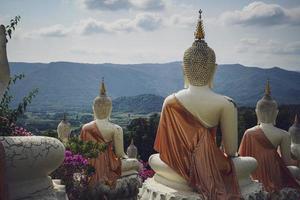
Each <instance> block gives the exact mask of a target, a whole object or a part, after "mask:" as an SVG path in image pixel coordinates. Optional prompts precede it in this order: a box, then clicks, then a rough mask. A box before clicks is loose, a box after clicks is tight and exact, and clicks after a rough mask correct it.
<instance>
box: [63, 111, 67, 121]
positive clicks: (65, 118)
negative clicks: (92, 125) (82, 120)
mask: <svg viewBox="0 0 300 200" xmlns="http://www.w3.org/2000/svg"><path fill="white" fill-rule="evenodd" d="M63 121H64V122H65V121H67V114H66V113H64V116H63Z"/></svg>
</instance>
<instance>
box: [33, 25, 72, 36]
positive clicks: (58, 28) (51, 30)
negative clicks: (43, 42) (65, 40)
mask: <svg viewBox="0 0 300 200" xmlns="http://www.w3.org/2000/svg"><path fill="white" fill-rule="evenodd" d="M70 31H71V29H69V28H66V27H64V26H63V25H61V24H56V25H53V26H50V27H45V28H41V29H39V30H37V31H35V32H33V33H32V34H34V35H39V36H44V37H65V36H67V35H68V33H69V32H70ZM32 34H31V35H32Z"/></svg>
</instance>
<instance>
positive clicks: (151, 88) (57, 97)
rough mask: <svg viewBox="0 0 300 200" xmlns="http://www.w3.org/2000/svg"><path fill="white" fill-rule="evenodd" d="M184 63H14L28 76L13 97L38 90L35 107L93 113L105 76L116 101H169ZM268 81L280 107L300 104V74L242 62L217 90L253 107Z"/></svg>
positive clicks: (219, 79) (223, 69) (221, 74)
mask: <svg viewBox="0 0 300 200" xmlns="http://www.w3.org/2000/svg"><path fill="white" fill-rule="evenodd" d="M181 65H182V64H181V62H171V63H164V64H160V63H157V64H151V63H145V64H122V65H121V64H110V63H105V64H84V63H71V62H52V63H48V64H45V63H23V62H12V63H10V66H11V69H12V70H11V71H12V74H19V73H25V75H26V78H25V79H24V80H22V81H20V82H18V83H17V84H16V86H15V87H14V88H13V93H14V94H15V96H16V98H17V99H18V100H20V99H21V98H22V96H24V95H25V94H26V93H27V92H28V91H30V89H32V88H39V90H40V92H39V94H38V96H37V97H36V98H35V99H34V101H33V103H32V106H31V107H30V108H31V109H38V110H46V109H47V110H49V109H54V110H57V109H60V110H61V109H64V110H74V109H90V108H91V104H92V101H93V99H94V98H95V96H97V95H98V93H99V84H100V81H101V78H102V77H105V82H106V86H107V90H108V95H110V96H111V97H112V98H114V99H115V98H118V97H122V96H124V97H130V96H137V95H141V94H154V95H157V96H161V97H165V96H167V95H169V94H171V93H173V92H176V91H178V90H180V89H182V88H183V77H182V67H181ZM268 78H269V79H270V82H271V87H272V95H273V97H274V98H275V99H276V100H277V101H278V102H279V103H280V104H300V73H299V72H294V71H287V70H284V69H281V68H278V67H274V68H269V69H262V68H258V67H245V66H243V65H240V64H226V65H219V66H218V69H217V72H216V75H215V82H214V85H215V87H214V90H215V91H216V92H218V93H221V94H224V95H226V96H230V97H232V98H233V99H234V100H235V101H236V102H237V104H238V105H239V106H253V105H255V103H256V102H257V100H258V99H259V98H260V97H261V96H262V95H263V91H264V85H265V82H266V80H267V79H268ZM146 97H149V98H150V97H151V96H146ZM139 98H140V97H139ZM124 100H126V101H127V100H128V98H125V99H124ZM128 101H132V102H134V100H128ZM128 101H127V102H128ZM117 102H118V104H116V106H117V105H124V103H122V102H121V101H120V102H119V101H117ZM145 102H146V101H145ZM145 106H146V107H147V106H148V105H145ZM122 109H125V108H124V107H122Z"/></svg>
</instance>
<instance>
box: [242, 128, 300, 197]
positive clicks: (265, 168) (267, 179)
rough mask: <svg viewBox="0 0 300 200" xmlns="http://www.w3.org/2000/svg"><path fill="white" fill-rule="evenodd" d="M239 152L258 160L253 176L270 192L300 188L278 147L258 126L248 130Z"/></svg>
mask: <svg viewBox="0 0 300 200" xmlns="http://www.w3.org/2000/svg"><path fill="white" fill-rule="evenodd" d="M239 154H240V155H241V156H251V157H254V158H255V159H256V160H257V163H258V167H257V169H256V170H255V171H254V172H253V173H252V174H251V177H252V178H253V179H255V180H259V181H260V182H261V183H262V184H263V185H264V187H265V189H266V190H267V191H268V192H275V191H279V190H281V189H282V188H284V187H290V188H295V189H300V186H299V185H298V183H297V182H296V181H295V179H294V177H293V175H292V174H291V172H290V171H289V169H288V168H287V167H286V165H285V163H284V162H283V160H282V158H281V157H280V155H279V154H278V152H277V149H276V148H275V147H274V146H273V144H272V143H271V142H270V141H269V139H268V138H267V137H266V136H265V134H264V132H263V131H262V129H261V128H259V127H258V126H256V127H254V128H252V129H248V130H246V132H245V134H244V136H243V139H242V142H241V145H240V148H239Z"/></svg>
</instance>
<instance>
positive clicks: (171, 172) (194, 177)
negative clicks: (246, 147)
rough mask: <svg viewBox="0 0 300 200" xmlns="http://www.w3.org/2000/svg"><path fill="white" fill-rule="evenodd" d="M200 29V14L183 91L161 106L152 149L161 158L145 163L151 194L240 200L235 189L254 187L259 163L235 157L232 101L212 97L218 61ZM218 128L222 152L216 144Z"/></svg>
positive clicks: (186, 62)
mask: <svg viewBox="0 0 300 200" xmlns="http://www.w3.org/2000/svg"><path fill="white" fill-rule="evenodd" d="M202 23H203V22H202V19H201V11H200V19H199V21H198V25H197V29H196V32H195V41H194V43H193V45H192V46H191V47H190V48H188V49H187V50H186V51H185V53H184V58H183V71H184V77H185V85H186V86H187V88H186V89H183V90H180V91H178V92H177V93H175V94H172V95H170V96H168V97H167V98H166V99H165V101H164V104H163V108H162V112H161V118H160V122H159V127H158V131H157V135H156V141H155V145H154V149H155V150H156V151H157V152H159V154H154V155H152V156H151V157H150V158H149V164H150V166H151V168H152V169H153V170H154V171H155V173H156V174H155V176H154V178H153V180H151V181H152V184H153V187H152V188H155V184H161V185H163V186H164V187H168V188H173V189H175V190H176V191H175V192H173V193H175V194H176V195H177V196H178V195H179V192H178V191H186V192H191V191H196V192H197V193H198V194H197V193H196V194H197V195H198V196H199V197H201V198H202V199H204V198H208V199H240V198H241V196H242V195H241V193H243V191H242V192H241V190H240V187H239V184H240V186H241V187H244V186H246V185H251V184H252V181H251V180H250V178H249V175H250V173H251V172H252V171H253V170H254V169H255V168H256V167H257V163H256V160H255V159H254V158H251V157H238V156H237V148H238V140H237V136H238V130H237V108H236V105H235V103H234V102H233V100H232V99H230V98H228V97H225V96H223V95H220V94H217V93H215V92H213V91H212V82H213V78H214V74H215V71H216V66H217V65H216V57H215V53H214V51H213V50H212V49H211V48H210V47H209V46H208V45H207V43H206V42H205V40H204V30H203V25H202ZM218 126H220V127H221V131H222V144H223V145H222V146H223V147H224V149H220V148H219V147H218V146H217V144H216V129H217V127H218ZM149 182H150V181H149ZM154 182H155V183H154ZM143 187H147V186H143ZM153 190H155V189H153ZM157 190H159V189H157ZM167 190H168V189H166V191H167ZM145 191H146V190H143V189H142V191H141V192H140V193H141V194H140V196H145V194H144V193H146V192H145ZM161 191H162V190H161ZM168 191H170V190H168ZM167 195H168V194H166V196H167ZM190 195H191V194H190ZM177 196H176V197H177ZM192 196H193V195H192ZM189 198H191V199H194V197H193V198H192V197H191V196H188V195H187V196H186V197H183V198H182V199H189ZM144 199H146V197H145V198H144Z"/></svg>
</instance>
